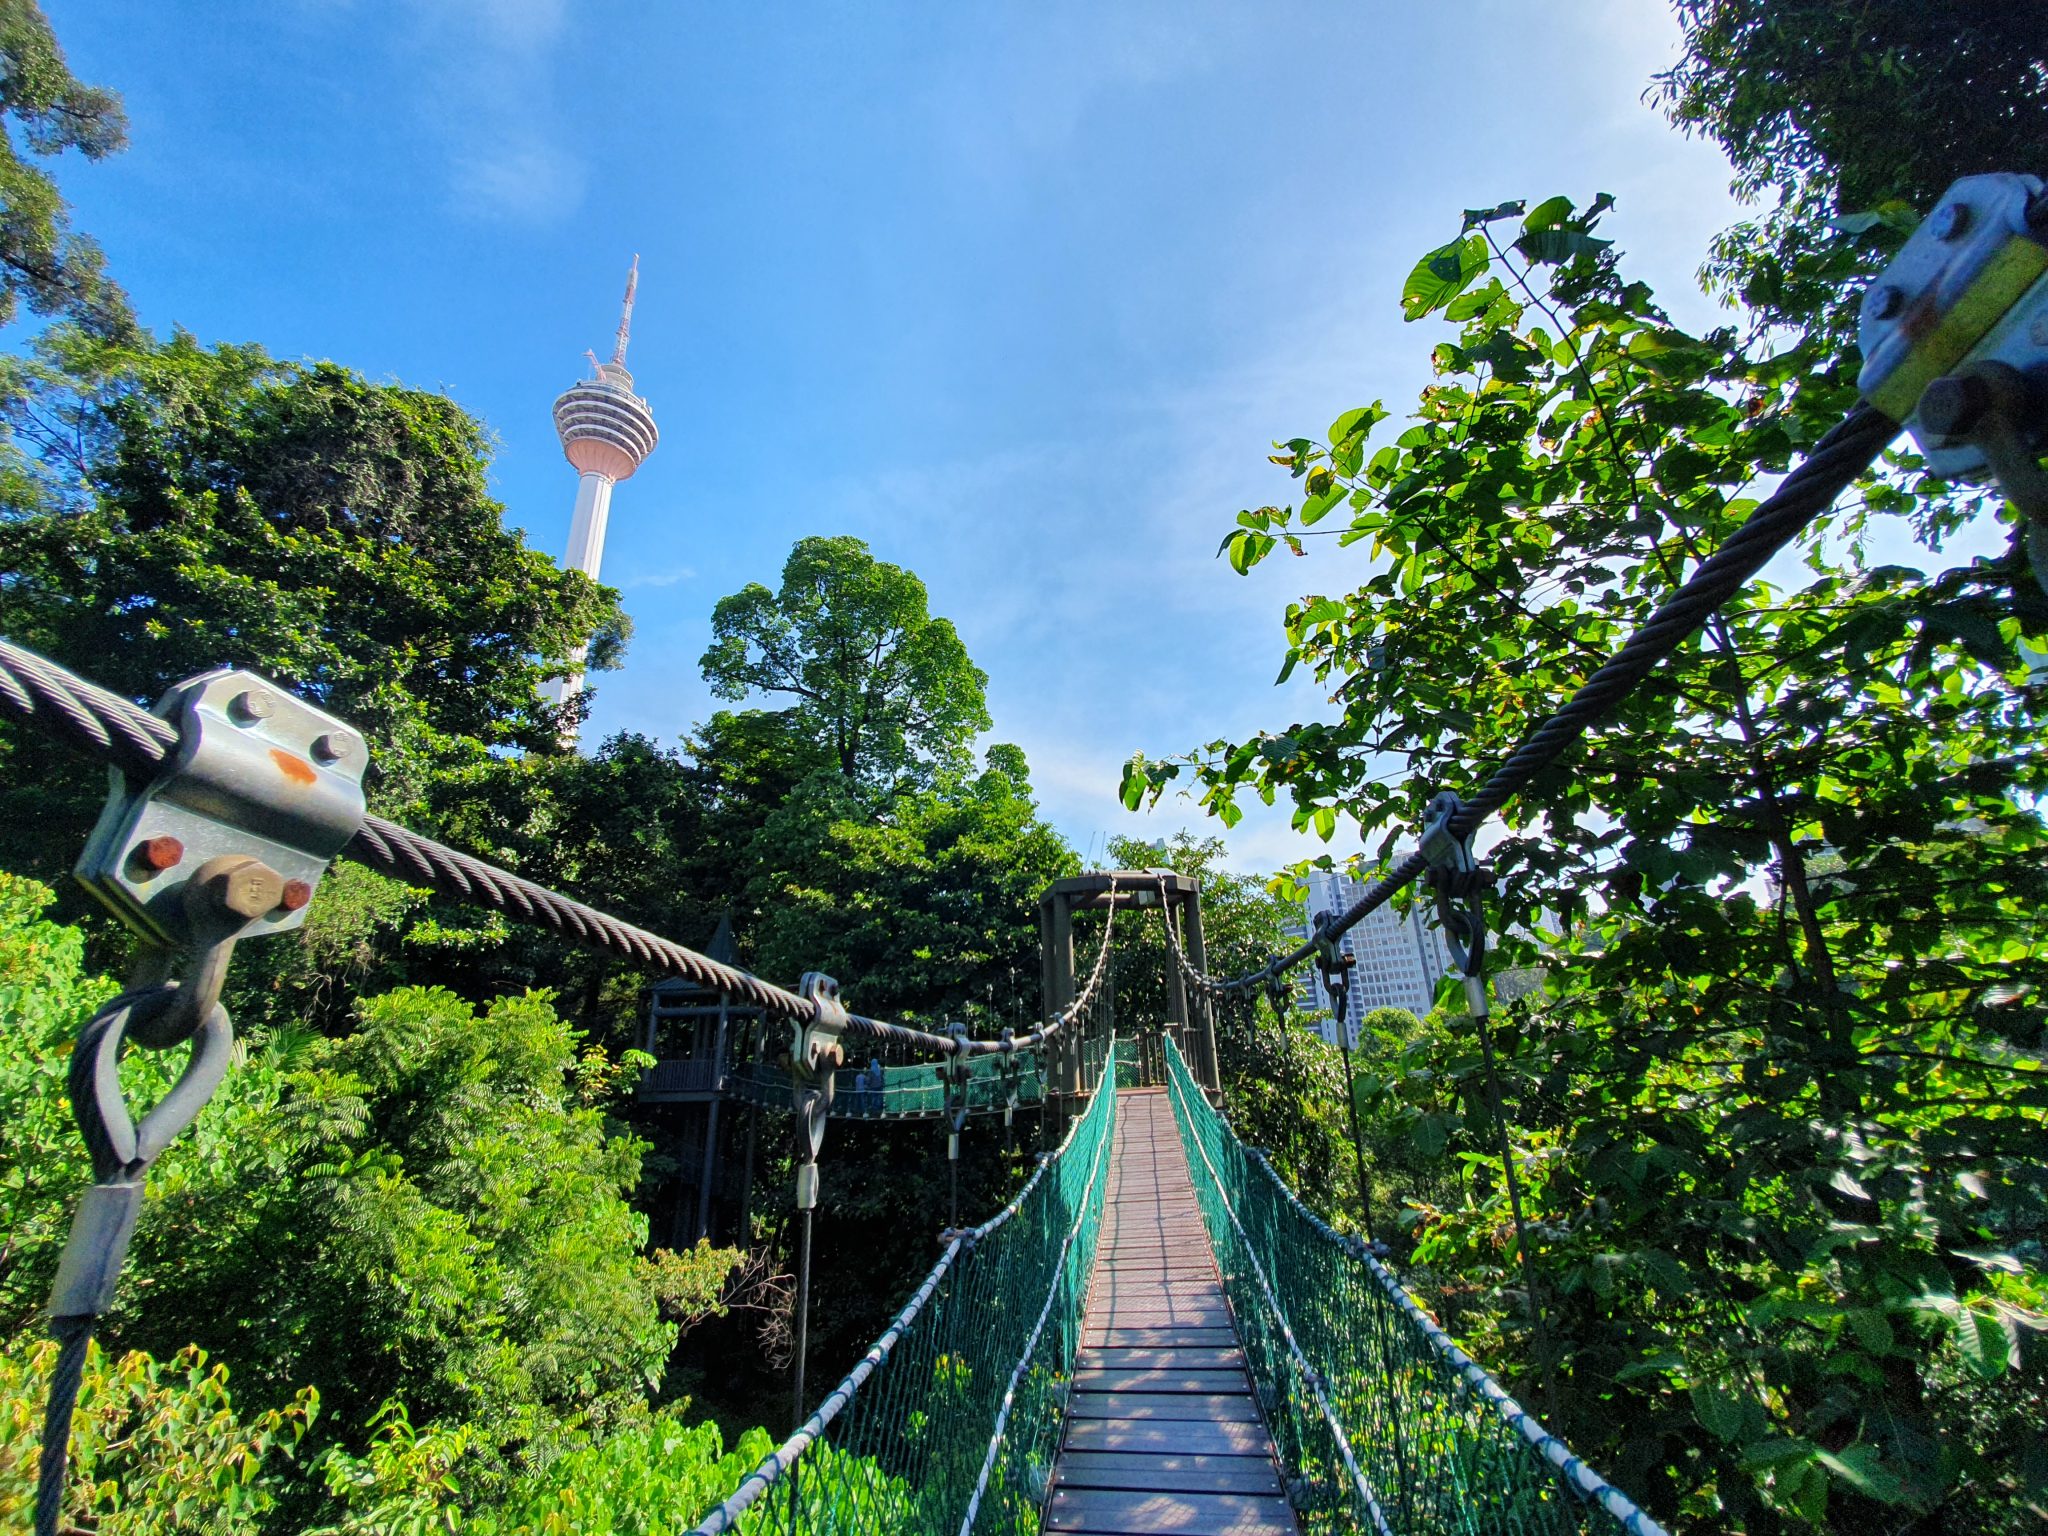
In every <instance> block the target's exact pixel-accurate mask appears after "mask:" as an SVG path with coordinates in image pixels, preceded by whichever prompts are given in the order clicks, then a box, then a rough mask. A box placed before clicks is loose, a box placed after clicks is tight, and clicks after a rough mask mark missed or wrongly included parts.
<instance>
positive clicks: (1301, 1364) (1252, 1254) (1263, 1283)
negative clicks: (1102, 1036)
mask: <svg viewBox="0 0 2048 1536" xmlns="http://www.w3.org/2000/svg"><path fill="white" fill-rule="evenodd" d="M1166 1044H1167V1047H1168V1048H1169V1049H1170V1050H1171V1051H1172V1052H1173V1060H1174V1063H1175V1065H1177V1066H1178V1067H1179V1068H1180V1072H1174V1071H1171V1070H1169V1071H1168V1072H1167V1074H1166V1083H1167V1088H1168V1090H1169V1091H1170V1092H1171V1093H1172V1094H1173V1096H1174V1097H1175V1099H1176V1100H1178V1101H1180V1103H1181V1106H1182V1109H1181V1118H1182V1119H1183V1120H1184V1121H1185V1122H1186V1123H1187V1124H1188V1125H1189V1126H1190V1127H1191V1128H1192V1126H1193V1125H1194V1117H1193V1116H1192V1115H1191V1114H1190V1113H1188V1111H1187V1108H1186V1102H1187V1090H1186V1089H1185V1088H1183V1087H1182V1086H1181V1081H1180V1079H1181V1074H1182V1073H1185V1072H1186V1071H1187V1058H1186V1057H1184V1056H1183V1055H1181V1051H1180V1047H1179V1046H1177V1045H1175V1044H1174V1043H1173V1042H1172V1041H1171V1040H1168V1041H1167V1042H1166ZM1188 1140H1190V1141H1192V1142H1193V1143H1194V1147H1195V1153H1196V1155H1197V1156H1199V1157H1200V1158H1201V1159H1202V1166H1203V1167H1204V1168H1206V1169H1208V1170H1209V1180H1210V1182H1211V1183H1212V1184H1214V1185H1215V1186H1216V1201H1217V1203H1218V1204H1219V1205H1221V1206H1222V1207H1223V1214H1224V1215H1226V1216H1228V1217H1229V1218H1230V1225H1231V1228H1232V1230H1234V1231H1235V1232H1236V1233H1237V1237H1238V1241H1239V1242H1240V1243H1242V1244H1243V1245H1244V1256H1245V1258H1246V1259H1247V1260H1248V1261H1249V1262H1250V1264H1251V1267H1252V1278H1253V1279H1254V1280H1256V1281H1258V1282H1259V1294H1260V1295H1261V1296H1263V1297H1264V1298H1265V1301H1266V1310H1267V1311H1269V1312H1271V1313H1272V1314H1273V1321H1274V1322H1275V1323H1277V1324H1278V1325H1279V1327H1280V1336H1281V1337H1282V1338H1283V1339H1285V1340H1286V1341H1287V1352H1288V1353H1289V1354H1290V1355H1292V1356H1293V1357H1294V1363H1295V1366H1296V1367H1297V1368H1298V1369H1299V1370H1300V1371H1301V1378H1302V1380H1303V1381H1304V1382H1306V1383H1307V1384H1308V1389H1309V1392H1310V1393H1311V1395H1313V1396H1314V1398H1315V1400H1316V1408H1317V1411H1318V1412H1320V1413H1321V1414H1322V1417H1323V1422H1324V1423H1325V1424H1326V1425H1328V1426H1329V1430H1330V1436H1331V1438H1332V1439H1334V1440H1335V1441H1336V1443H1337V1454H1338V1455H1339V1456H1340V1457H1341V1458H1342V1459H1343V1462H1344V1469H1345V1470H1346V1471H1347V1472H1349V1473H1350V1474H1351V1480H1352V1482H1353V1483H1355V1484H1356V1485H1357V1487H1358V1496H1359V1497H1360V1498H1362V1499H1364V1500H1365V1507H1366V1509H1367V1510H1368V1511H1369V1512H1370V1513H1371V1515H1372V1523H1373V1526H1374V1528H1375V1529H1377V1530H1378V1531H1379V1532H1380V1536H1394V1533H1393V1529H1392V1527H1390V1526H1389V1525H1388V1524H1387V1517H1386V1515H1385V1514H1384V1513H1383V1512H1382V1511H1381V1509H1380V1501H1379V1499H1378V1498H1377V1497H1376V1496H1375V1495H1374V1493H1373V1491H1372V1484H1371V1483H1370V1482H1369V1481H1368V1480H1367V1479H1366V1475H1365V1473H1364V1471H1363V1470H1362V1469H1361V1468H1360V1467H1359V1465H1358V1458H1357V1456H1356V1455H1355V1454H1354V1453H1353V1452H1352V1449H1351V1437H1350V1436H1349V1435H1347V1434H1346V1433H1345V1432H1344V1426H1343V1425H1342V1424H1341V1423H1339V1422H1338V1419H1337V1410H1336V1409H1335V1408H1334V1407H1332V1406H1331V1403H1330V1399H1329V1396H1328V1394H1326V1393H1325V1392H1324V1391H1323V1375H1322V1372H1320V1371H1318V1370H1317V1369H1316V1368H1315V1367H1314V1366H1313V1365H1311V1364H1309V1360H1308V1356H1307V1355H1306V1354H1304V1353H1303V1352H1302V1348H1301V1343H1300V1341H1299V1340H1298V1339H1296V1338H1295V1336H1294V1325H1293V1324H1292V1323H1290V1322H1289V1321H1288V1319H1287V1312H1286V1309H1285V1308H1283V1307H1282V1306H1281V1305H1280V1298H1279V1297H1278V1296H1276V1295H1274V1294H1273V1287H1272V1285H1271V1283H1270V1282H1269V1281H1268V1280H1267V1279H1266V1269H1265V1266H1264V1265H1262V1264H1261V1263H1260V1262H1259V1256H1258V1254H1257V1252H1256V1251H1255V1250H1254V1249H1253V1247H1252V1239H1251V1234H1250V1233H1248V1232H1246V1231H1245V1229H1244V1223H1243V1222H1241V1221H1239V1220H1238V1218H1237V1210H1236V1208H1235V1207H1234V1206H1232V1205H1231V1203H1230V1196H1229V1195H1228V1194H1226V1193H1225V1192H1224V1188H1223V1176H1222V1175H1221V1174H1220V1173H1218V1172H1217V1171H1216V1165H1215V1164H1214V1163H1213V1162H1211V1161H1210V1160H1209V1149H1208V1148H1207V1147H1205V1146H1203V1145H1202V1141H1201V1138H1200V1137H1198V1136H1190V1137H1189V1138H1188Z"/></svg>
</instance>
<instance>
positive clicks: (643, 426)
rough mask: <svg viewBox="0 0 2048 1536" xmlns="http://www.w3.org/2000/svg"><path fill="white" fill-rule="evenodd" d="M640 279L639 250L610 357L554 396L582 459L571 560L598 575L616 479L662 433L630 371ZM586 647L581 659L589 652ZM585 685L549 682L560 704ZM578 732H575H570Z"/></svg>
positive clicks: (573, 450) (573, 459)
mask: <svg viewBox="0 0 2048 1536" xmlns="http://www.w3.org/2000/svg"><path fill="white" fill-rule="evenodd" d="M639 286H640V258H639V257H638V256H635V257H634V258H633V268H632V270H631V271H630V272H629V273H628V274H627V276H626V301H625V305H624V307H623V309H622V310H621V312H620V315H619V333H618V339H617V341H616V342H615V344H614V345H613V347H612V355H611V361H610V362H605V363H600V362H598V360H597V355H596V354H595V353H586V354H585V356H587V357H589V358H590V361H591V364H592V366H593V367H594V368H595V369H596V370H597V372H596V376H595V377H594V378H588V379H585V380H583V381H582V382H581V383H580V384H577V385H575V386H574V387H573V388H571V389H570V390H568V391H567V392H566V393H565V394H563V395H562V396H561V398H560V399H558V400H556V401H555V430H556V431H557V432H558V433H560V434H561V438H562V452H563V453H564V454H565V455H566V456H567V457H568V460H569V462H570V463H571V464H573V465H575V466H576V474H577V476H578V479H577V482H576V514H575V517H574V518H573V520H572V521H571V522H570V524H569V554H568V564H569V566H570V568H571V569H572V570H578V571H581V572H583V574H584V575H586V576H588V577H590V579H591V580H593V581H595V580H596V579H597V572H598V566H599V563H600V562H601V561H602V560H603V559H604V529H605V522H606V519H607V518H609V517H610V515H611V509H612V487H613V486H615V485H617V484H618V483H619V482H620V481H621V480H625V479H628V478H630V477H631V475H632V473H633V471H634V470H636V469H638V468H639V467H640V465H641V463H642V462H643V461H644V460H645V459H646V457H647V455H649V454H650V453H652V452H654V445H655V444H656V443H657V442H659V441H660V440H661V434H660V433H659V432H658V431H656V430H655V426H654V412H653V410H652V409H650V408H649V406H648V404H647V402H646V401H645V400H643V399H641V398H640V397H639V396H638V395H636V394H634V393H633V375H632V374H630V373H628V372H627V371H626V343H627V341H628V340H629V339H630V338H631V336H632V331H633V295H634V293H635V292H636V291H637V290H638V288H639ZM583 654H584V653H583V651H582V650H581V648H579V649H578V650H577V651H576V653H575V659H576V660H577V661H579V662H580V661H581V660H582V659H583ZM582 686H583V674H582V673H581V672H580V671H579V672H574V673H571V674H570V675H569V676H568V677H565V678H561V679H559V680H557V681H555V682H552V683H549V684H548V685H547V694H548V699H549V702H550V703H554V704H561V703H564V702H566V701H567V700H568V699H569V698H571V697H572V696H573V695H574V694H575V693H576V692H577V691H578V690H579V689H580V688H582ZM567 739H570V740H573V739H574V732H570V733H569V735H568V738H567Z"/></svg>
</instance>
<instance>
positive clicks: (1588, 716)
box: [1201, 404, 1899, 992]
mask: <svg viewBox="0 0 2048 1536" xmlns="http://www.w3.org/2000/svg"><path fill="white" fill-rule="evenodd" d="M1898 432H1899V424H1898V423H1897V422H1895V421H1893V420H1892V419H1891V418H1890V417H1889V416H1886V415H1885V414H1884V413H1883V412H1881V411H1879V410H1877V409H1875V408H1874V407H1872V406H1869V405H1861V404H1859V405H1858V406H1857V407H1856V409H1855V410H1853V411H1851V412H1850V413H1849V416H1848V418H1847V419H1846V420H1844V421H1843V422H1842V423H1841V425H1840V426H1838V427H1836V428H1835V429H1834V430H1833V431H1831V432H1829V433H1828V434H1827V436H1825V437H1823V438H1822V439H1821V440H1820V441H1819V442H1818V443H1816V444H1815V445H1814V449H1813V452H1812V453H1810V454H1808V455H1807V457H1806V459H1805V461H1804V462H1803V463H1801V464H1800V466H1799V467H1798V468H1797V469H1795V470H1793V471H1792V473H1791V474H1789V475H1787V476H1786V477H1785V480H1784V483H1783V484H1781V485H1780V486H1779V487H1778V489H1777V490H1776V491H1775V492H1774V493H1772V495H1771V496H1770V498H1769V499H1768V500H1766V501H1765V502H1764V503H1763V504H1762V505H1761V506H1759V507H1758V508H1757V509H1756V510H1755V511H1754V512H1752V513H1751V514H1750V515H1749V517H1748V518H1747V519H1746V520H1745V521H1744V522H1743V524H1742V526H1741V527H1740V528H1738V529H1736V530H1735V532H1734V533H1733V534H1731V535H1729V537H1728V541H1727V542H1726V543H1725V544H1723V545H1722V546H1721V547H1720V548H1719V549H1718V550H1716V551H1715V552H1714V553H1713V554H1712V555H1710V556H1709V557H1708V558H1707V559H1706V560H1705V561H1703V562H1702V563H1701V565H1700V567H1699V569H1698V570H1696V571H1694V572H1693V573H1692V575H1691V577H1689V578H1688V579H1687V580H1686V582H1685V583H1684V584H1683V585H1682V586H1680V587H1679V589H1678V590H1677V591H1676V592H1674V593H1672V594H1671V596H1669V597H1667V598H1666V599H1665V600H1664V601H1663V602H1662V603H1660V604H1659V605H1658V606H1657V608H1656V610H1655V611H1654V612H1653V613H1651V615H1650V616H1649V618H1647V619H1646V620H1644V621H1643V623H1642V625H1641V626H1640V627H1639V628H1638V629H1637V630H1636V631H1635V633H1634V634H1632V635H1630V636H1629V638H1628V641H1627V643H1626V644H1624V645H1623V646H1622V648H1621V649H1620V650H1618V651H1616V652H1615V653H1614V655H1613V657H1612V658H1611V659H1610V660H1609V661H1608V662H1607V663H1606V664H1605V665H1604V666H1602V667H1601V668H1600V669H1599V670H1598V671H1596V672H1595V673H1594V674H1593V675H1592V676H1591V677H1589V678H1587V679H1586V680H1585V681H1584V682H1583V683H1581V684H1580V685H1579V686H1578V688H1577V690H1576V691H1574V692H1573V694H1572V696H1571V697H1570V698H1569V699H1567V700H1566V701H1565V702H1564V704H1562V705H1561V706H1560V707H1559V708H1558V709H1557V711H1556V712H1555V713H1553V714H1552V715H1551V716H1550V717H1549V718H1548V719H1546V720H1544V721H1543V722H1542V723H1541V724H1540V725H1538V726H1537V727H1536V728H1535V729H1534V730H1532V731H1530V732H1529V733H1528V734H1527V735H1525V736H1524V737H1523V738H1522V739H1521V741H1520V743H1518V744H1517V745H1516V747H1515V749H1514V751H1512V752H1511V753H1509V754H1508V757H1507V760H1506V761H1505V762H1503V763H1502V764H1501V765H1500V766H1499V767H1498V768H1496V769H1494V771H1493V772H1492V773H1491V774H1489V775H1488V776H1487V779H1486V782H1485V783H1484V784H1483V785H1481V786H1480V788H1479V790H1478V792H1477V793H1476V794H1474V795H1473V796H1472V797H1471V798H1470V799H1468V800H1467V801H1466V802H1465V804H1464V806H1463V808H1462V809H1460V810H1459V812H1458V813H1457V815H1455V816H1454V817H1452V818H1451V823H1450V830H1451V832H1452V834H1453V835H1454V836H1456V837H1458V838H1459V839H1461V840H1462V839H1464V838H1467V837H1470V836H1471V835H1472V834H1473V833H1474V832H1476V831H1478V830H1479V828H1480V827H1481V826H1482V825H1484V824H1485V822H1486V819H1487V818H1488V817H1489V816H1491V815H1493V813H1494V812H1495V811H1498V810H1499V809H1500V808H1501V807H1502V806H1504V805H1506V804H1507V803H1508V801H1510V800H1512V799H1514V797H1515V796H1516V795H1518V794H1520V793H1521V792H1522V791H1523V790H1524V789H1526V788H1528V787H1529V785H1530V784H1531V783H1533V782H1534V781H1535V779H1536V777H1537V775H1539V774H1541V773H1542V772H1544V770H1546V769H1548V768H1549V767H1551V766H1552V765H1553V764H1555V763H1556V762H1557V760H1558V759H1559V758H1561V757H1562V756H1564V754H1565V751H1566V750H1567V749H1568V748H1569V747H1570V746H1571V745H1572V743H1574V742H1575V741H1577V740H1578V739H1579V737H1581V736H1583V735H1584V734H1585V733H1586V731H1587V729H1588V728H1589V727H1590V726H1591V725H1592V724H1593V723H1594V722H1595V721H1597V720H1598V719H1599V718H1600V717H1601V716H1602V715H1604V714H1606V713H1607V711H1608V710H1610V709H1612V708H1613V707H1614V706H1615V705H1616V704H1619V703H1620V702H1621V701H1622V700H1623V699H1624V698H1626V697H1627V696H1628V695H1629V694H1630V693H1631V692H1632V691H1633V690H1634V689H1635V687H1636V685H1637V684H1638V683H1640V682H1642V680H1643V679H1644V678H1646V677H1648V676H1649V675H1650V673H1651V672H1653V671H1655V670H1656V668H1657V666H1658V664H1659V663H1661V662H1662V661H1664V660H1665V659H1666V658H1667V657H1669V656H1670V655H1671V654H1672V653H1673V652H1675V651H1676V650H1677V649H1678V648H1679V646H1680V645H1682V644H1684V642H1685V641H1686V640H1688V639H1689V638H1691V636H1692V635H1693V634H1694V632H1695V631H1697V630H1698V629H1699V628H1700V626H1701V625H1703V624H1705V623H1706V621H1707V619H1708V618H1709V617H1710V616H1711V615H1712V614H1713V613H1714V611H1715V610H1716V609H1718V608H1719V607H1720V606H1721V605H1722V604H1723V603H1725V602H1727V601H1728V599H1729V598H1731V597H1733V596H1734V595H1735V594H1736V593H1737V592H1738V591H1740V590H1741V589H1742V587H1743V586H1744V584H1746V583H1747V582H1748V581H1749V580H1750V578H1751V577H1753V576H1755V575H1756V573H1757V572H1758V571H1760V570H1762V569H1763V568H1764V566H1765V565H1767V564H1769V563H1770V560H1771V557H1772V556H1774V555H1776V554H1777V553H1778V551H1779V550H1781V549H1783V548H1784V547H1785V546H1786V545H1787V544H1788V543H1790V542H1791V541H1792V539H1793V537H1794V536H1795V535H1797V534H1798V532H1799V531H1800V529H1802V528H1804V527H1805V526H1806V525H1807V524H1808V523H1809V522H1811V521H1812V520H1813V519H1814V518H1815V517H1817V516H1819V515H1820V513H1822V512H1824V511H1826V510H1827V508H1828V507H1829V506H1830V505H1831V504H1832V503H1833V502H1834V499H1835V498H1836V497H1837V496H1839V495H1840V494H1841V493H1842V492H1843V490H1845V489H1846V488H1847V487H1848V486H1849V485H1851V484H1852V483H1854V481H1855V479H1856V477H1857V476H1858V475H1860V474H1862V473H1863V472H1864V471H1865V470H1866V469H1868V468H1869V467H1870V466H1871V465H1872V464H1873V463H1875V462H1876V460H1877V456H1878V455H1879V454H1881V453H1882V452H1884V450H1885V447H1886V445H1887V444H1889V443H1890V442H1891V440H1892V439H1893V438H1894V437H1896V436H1897V435H1898ZM1428 867H1429V861H1428V860H1427V859H1425V858H1424V857H1423V856H1422V854H1421V852H1420V851H1417V852H1414V853H1410V854H1408V855H1407V856H1406V857H1405V858H1402V859H1400V860H1399V861H1397V862H1396V863H1395V865H1394V866H1393V868H1392V869H1390V870H1388V871H1387V872H1386V873H1385V874H1384V875H1382V876H1381V877H1380V878H1379V879H1378V880H1375V881H1374V882H1373V883H1372V884H1371V885H1370V886H1368V887H1367V888H1366V891H1365V894H1364V895H1363V896H1361V897H1359V898H1358V900H1357V901H1355V902H1353V903H1352V904H1351V906H1350V907H1349V908H1348V909H1347V910H1346V911H1345V912H1344V913H1343V915H1342V916H1340V917H1339V918H1338V919H1337V920H1336V921H1335V922H1334V923H1333V924H1331V925H1330V927H1329V928H1328V929H1326V930H1325V936H1326V937H1328V938H1332V939H1334V938H1336V937H1338V936H1339V935H1340V934H1343V933H1346V932H1348V931H1349V930H1350V929H1352V928H1353V927H1355V926H1356V925H1357V924H1358V923H1359V922H1361V921H1362V920H1363V919H1364V918H1365V917H1366V915H1367V914H1368V913H1370V912H1372V911H1374V910H1376V909H1377V908H1379V907H1382V906H1384V905H1385V904H1386V903H1387V902H1388V901H1389V900H1391V899H1392V898H1393V897H1394V896H1395V895H1396V894H1397V893H1398V892H1400V891H1401V890H1402V889H1404V888H1405V887H1407V886H1408V885H1410V884H1412V883H1413V882H1414V881H1415V880H1416V878H1417V877H1419V876H1420V875H1421V874H1422V872H1423V871H1424V870H1425V869H1427V868H1428ZM1315 952H1316V941H1315V940H1313V939H1310V940H1308V941H1307V942H1305V943H1303V944H1301V945H1300V946H1299V947H1297V948H1296V949H1294V950H1292V951H1291V952H1290V953H1288V954H1285V955H1282V956H1280V957H1278V958H1277V959H1275V960H1272V961H1269V962H1268V963H1267V964H1265V965H1263V966H1261V967H1260V968H1259V969H1258V970H1256V971H1250V972H1247V973H1246V974H1245V975H1242V976H1234V977H1232V978H1231V979H1229V980H1228V981H1217V980H1215V979H1214V978H1211V977H1207V976H1204V977H1202V978H1201V982H1202V984H1203V985H1205V986H1207V987H1209V988H1211V989H1213V990H1217V991H1224V992H1236V991H1241V990H1244V989H1246V988H1249V987H1257V986H1263V985H1264V984H1265V983H1266V982H1267V980H1269V979H1270V978H1272V977H1274V976H1277V975H1280V974H1281V973H1283V972H1285V971H1290V970H1292V969H1293V968H1294V967H1295V966H1297V965H1299V964H1301V963H1302V961H1304V960H1306V959H1308V958H1309V957H1310V956H1311V955H1313V954H1314V953H1315Z"/></svg>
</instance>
